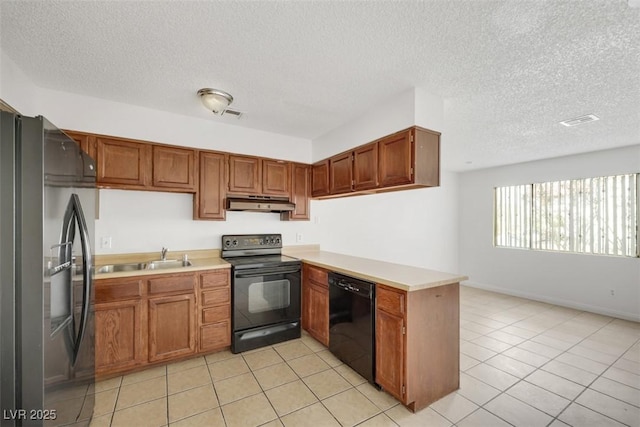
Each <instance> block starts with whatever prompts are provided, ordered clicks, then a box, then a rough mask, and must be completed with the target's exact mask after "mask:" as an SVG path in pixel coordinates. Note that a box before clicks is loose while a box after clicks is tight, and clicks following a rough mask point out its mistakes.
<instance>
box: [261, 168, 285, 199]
mask: <svg viewBox="0 0 640 427" xmlns="http://www.w3.org/2000/svg"><path fill="white" fill-rule="evenodd" d="M290 182H291V163H289V162H285V161H284V160H267V159H264V160H262V194H268V195H274V196H289V192H290V191H289V188H290Z"/></svg>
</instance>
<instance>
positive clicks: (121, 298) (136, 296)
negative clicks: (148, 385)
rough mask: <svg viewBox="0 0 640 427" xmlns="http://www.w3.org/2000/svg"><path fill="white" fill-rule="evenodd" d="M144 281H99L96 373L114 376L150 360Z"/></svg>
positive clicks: (96, 325)
mask: <svg viewBox="0 0 640 427" xmlns="http://www.w3.org/2000/svg"><path fill="white" fill-rule="evenodd" d="M144 294H145V290H144V283H143V280H141V279H140V278H135V277H134V278H123V279H107V280H97V281H96V295H95V369H96V374H97V375H101V374H110V373H112V372H119V371H124V370H127V369H132V368H135V367H137V366H140V365H143V364H144V363H145V362H146V360H147V333H146V324H147V306H146V301H145V300H144V299H143V295H144Z"/></svg>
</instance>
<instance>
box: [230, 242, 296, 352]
mask: <svg viewBox="0 0 640 427" xmlns="http://www.w3.org/2000/svg"><path fill="white" fill-rule="evenodd" d="M281 251H282V235H280V234H244V235H224V236H222V258H223V259H224V260H225V261H227V262H229V263H230V264H231V273H232V282H231V304H232V317H231V318H232V321H231V329H232V335H231V351H232V352H233V353H239V352H242V351H247V350H252V349H254V348H259V347H263V346H267V345H271V344H275V343H278V342H282V341H287V340H290V339H294V338H299V337H300V296H301V263H300V261H299V260H297V259H295V258H291V257H288V256H286V255H282V254H281Z"/></svg>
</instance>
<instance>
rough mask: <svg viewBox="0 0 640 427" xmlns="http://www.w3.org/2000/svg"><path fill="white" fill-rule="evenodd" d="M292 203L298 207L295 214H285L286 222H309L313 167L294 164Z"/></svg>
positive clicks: (294, 211)
mask: <svg viewBox="0 0 640 427" xmlns="http://www.w3.org/2000/svg"><path fill="white" fill-rule="evenodd" d="M291 169H292V173H291V198H290V200H291V202H293V203H294V204H295V205H296V208H295V209H294V210H293V212H284V213H283V214H282V215H281V219H284V220H309V218H310V206H309V200H310V198H311V166H309V165H305V164H302V163H294V164H293V165H292V166H291Z"/></svg>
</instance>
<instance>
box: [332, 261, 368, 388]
mask: <svg viewBox="0 0 640 427" xmlns="http://www.w3.org/2000/svg"><path fill="white" fill-rule="evenodd" d="M375 289H376V286H375V284H374V283H371V282H366V281H364V280H360V279H356V278H354V277H349V276H346V275H344V274H338V273H329V350H330V351H331V353H333V354H334V355H335V356H336V357H337V358H338V359H340V360H341V361H343V362H344V363H346V364H347V365H349V366H351V368H353V369H354V370H355V371H356V372H358V373H359V374H360V375H362V376H363V377H364V378H366V379H367V380H368V381H369V382H370V383H371V384H375V381H374V378H375V345H374V344H375V336H376V334H375V316H374V313H375V306H374V304H375Z"/></svg>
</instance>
